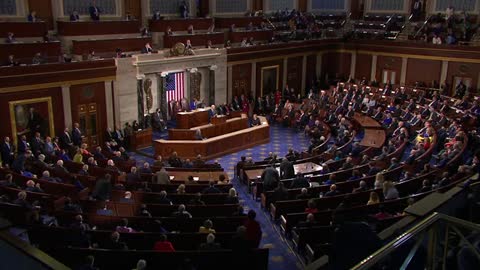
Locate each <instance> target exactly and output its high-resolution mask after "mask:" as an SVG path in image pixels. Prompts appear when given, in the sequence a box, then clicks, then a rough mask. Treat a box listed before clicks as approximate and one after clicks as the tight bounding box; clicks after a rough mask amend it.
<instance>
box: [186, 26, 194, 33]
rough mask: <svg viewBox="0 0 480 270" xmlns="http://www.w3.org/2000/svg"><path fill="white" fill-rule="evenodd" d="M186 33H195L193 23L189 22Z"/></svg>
mask: <svg viewBox="0 0 480 270" xmlns="http://www.w3.org/2000/svg"><path fill="white" fill-rule="evenodd" d="M187 33H189V34H190V35H195V31H194V30H193V25H191V24H190V25H189V26H188V28H187Z"/></svg>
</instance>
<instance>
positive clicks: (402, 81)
mask: <svg viewBox="0 0 480 270" xmlns="http://www.w3.org/2000/svg"><path fill="white" fill-rule="evenodd" d="M407 65H408V58H407V57H402V69H401V71H400V85H405V82H406V81H407Z"/></svg>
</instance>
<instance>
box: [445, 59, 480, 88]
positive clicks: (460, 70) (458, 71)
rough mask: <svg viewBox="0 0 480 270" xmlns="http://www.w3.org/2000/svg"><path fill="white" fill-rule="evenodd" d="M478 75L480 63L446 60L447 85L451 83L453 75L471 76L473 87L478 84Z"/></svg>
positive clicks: (479, 74)
mask: <svg viewBox="0 0 480 270" xmlns="http://www.w3.org/2000/svg"><path fill="white" fill-rule="evenodd" d="M479 76H480V64H472V63H462V62H448V72H447V78H446V81H447V83H448V84H449V85H451V86H453V89H454V88H455V86H454V85H453V82H454V78H455V77H463V78H471V79H472V86H473V88H474V89H476V88H477V86H478V77H479Z"/></svg>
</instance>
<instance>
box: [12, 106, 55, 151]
mask: <svg viewBox="0 0 480 270" xmlns="http://www.w3.org/2000/svg"><path fill="white" fill-rule="evenodd" d="M40 102H47V106H48V124H49V125H48V126H49V130H50V132H49V133H50V137H55V122H54V121H53V120H54V119H53V107H52V97H43V98H32V99H23V100H15V101H10V102H8V105H9V111H10V125H11V127H12V137H13V138H12V139H13V143H14V144H15V146H17V143H18V142H17V140H18V135H17V124H16V122H15V106H17V105H28V104H33V103H40Z"/></svg>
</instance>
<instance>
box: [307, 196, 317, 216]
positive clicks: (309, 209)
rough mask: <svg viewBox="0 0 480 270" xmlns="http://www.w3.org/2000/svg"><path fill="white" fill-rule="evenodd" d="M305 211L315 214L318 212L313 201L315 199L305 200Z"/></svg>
mask: <svg viewBox="0 0 480 270" xmlns="http://www.w3.org/2000/svg"><path fill="white" fill-rule="evenodd" d="M304 212H305V213H312V214H315V213H317V212H318V209H317V205H316V203H315V200H313V199H310V200H308V202H307V208H305V211H304Z"/></svg>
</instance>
